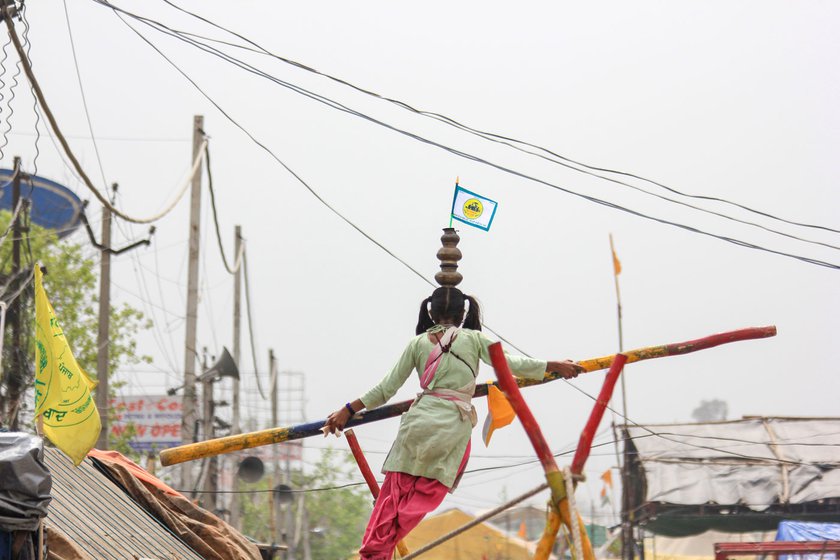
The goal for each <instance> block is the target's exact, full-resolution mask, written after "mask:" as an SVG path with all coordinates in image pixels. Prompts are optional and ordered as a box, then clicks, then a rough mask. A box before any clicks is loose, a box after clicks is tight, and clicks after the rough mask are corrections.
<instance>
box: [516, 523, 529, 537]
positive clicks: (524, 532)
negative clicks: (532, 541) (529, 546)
mask: <svg viewBox="0 0 840 560" xmlns="http://www.w3.org/2000/svg"><path fill="white" fill-rule="evenodd" d="M516 536H517V537H519V538H520V539H527V538H528V526H527V525H526V524H525V520H524V519H523V520H522V523H520V524H519V531H518V532H517V533H516Z"/></svg>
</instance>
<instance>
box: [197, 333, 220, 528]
mask: <svg viewBox="0 0 840 560" xmlns="http://www.w3.org/2000/svg"><path fill="white" fill-rule="evenodd" d="M201 373H202V376H201V387H202V397H203V399H202V400H203V401H204V402H203V406H202V412H203V414H204V425H203V428H202V435H203V436H204V439H205V440H209V439H213V438H214V437H215V435H216V430H215V425H214V419H215V416H216V403H215V402H213V384H214V383H215V382H216V375H210V376H208V375H207V349H206V348H205V349H204V359H203V361H202V367H201ZM205 461H207V471H206V473H205V477H204V495H203V496H202V500H201V503H202V504H203V506H204V509H206V510H207V511H210V512H214V511H215V510H216V503H217V501H216V495H217V490H218V484H217V482H218V474H219V469H218V464H219V463H218V457H208V458H206V459H205Z"/></svg>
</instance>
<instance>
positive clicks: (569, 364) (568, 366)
mask: <svg viewBox="0 0 840 560" xmlns="http://www.w3.org/2000/svg"><path fill="white" fill-rule="evenodd" d="M546 369H547V370H548V371H549V372H552V373H559V374H560V377H562V378H563V379H572V378H573V377H577V376H578V374H579V373H583V372H585V371H586V370H585V369H583V368H582V367H581V366H580V365H579V364H577V363H576V362H573V361H572V360H563V361H562V362H548V364H547V365H546Z"/></svg>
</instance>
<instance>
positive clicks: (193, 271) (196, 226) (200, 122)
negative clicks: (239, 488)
mask: <svg viewBox="0 0 840 560" xmlns="http://www.w3.org/2000/svg"><path fill="white" fill-rule="evenodd" d="M203 129H204V117H202V116H201V115H196V116H195V117H193V149H192V161H195V160H196V158H198V156H199V151H200V150H201V145H202V141H203V137H204V131H203ZM201 174H202V170H201V164H199V166H198V168H197V170H196V173H195V175H193V178H192V185H191V187H190V251H189V263H188V272H187V325H186V336H185V341H184V403H183V414H182V416H181V441H182V442H183V443H185V444H186V443H192V442H193V437H194V436H195V422H196V418H197V416H196V408H197V407H196V405H197V404H198V403H197V400H196V391H195V363H196V360H197V359H198V356H197V352H196V347H195V345H196V323H197V317H198V253H199V246H200V245H199V242H200V237H199V234H200V230H201ZM191 486H192V472H191V468H190V464H189V463H184V465H183V466H182V467H181V487H182V488H184V489H190V487H191Z"/></svg>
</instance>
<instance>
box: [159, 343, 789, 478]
mask: <svg viewBox="0 0 840 560" xmlns="http://www.w3.org/2000/svg"><path fill="white" fill-rule="evenodd" d="M775 335H776V327H774V326H768V327H753V328H747V329H741V330H736V331H729V332H725V333H720V334H715V335H711V336H707V337H704V338H699V339H696V340H689V341H686V342H678V343H674V344H665V345H661V346H648V347H645V348H639V349H637V350H629V351H627V352H624V354H625V355H626V356H627V363H633V362H638V361H642V360H651V359H655V358H664V357H667V356H679V355H683V354H689V353H691V352H697V351H699V350H706V349H708V348H713V347H715V346H719V345H721V344H729V343H732V342H739V341H743V340H752V339H758V338H767V337H771V336H775ZM614 359H615V355H614V354H611V355H608V356H602V357H600V358H592V359H588V360H583V361H581V362H578V363H579V364H580V365H581V366H582V367H583V369H584V370H585V371H586V372H592V371H598V370H602V369H607V368H609V367H610V365H612V362H613V360H614ZM557 379H561V377H560V375H558V374H557V373H553V372H547V373H546V375H545V378H543V379H542V380H541V381H536V380H530V379H517V380H516V383H517V385H518V386H520V387H530V386H533V385H540V384H542V383H550V382H552V381H556V380H557ZM474 396H475V397H486V396H487V385H486V384H481V385H478V386H477V387H476V389H475V394H474ZM411 403H412V401H410V400H408V401H402V402H399V403H395V404H391V405H385V406H380V407H379V408H375V409H373V410H369V411H365V412H360V413H357V414H356V415H355V416H354V417H353V418H351V419H350V421H349V422H347V427H348V428H352V427H355V426H361V425H363V424H368V423H370V422H376V421H379V420H383V419H385V418H392V417H395V416H400V415H401V414H403V413H405V412H406V411H407V410H408V409H409V407H410V406H411ZM323 425H324V420H318V421H316V422H309V423H306V424H299V425H297V426H289V427H277V428H270V429H268V430H261V431H257V432H250V433H246V434H237V435H232V436H227V437H223V438H218V439H213V440H209V441H202V442H198V443H192V444H187V445H182V446H179V447H172V448H170V449H165V450H163V451H161V453H160V460H161V465H163V466H169V465H175V464H178V463H183V462H185V461H193V460H196V459H201V458H204V457H210V456H213V455H220V454H223V453H231V452H234V451H241V450H243V449H250V448H253V447H259V446H262V445H271V444H274V443H282V442H284V441H290V440H295V439H302V438H307V437H312V436H316V435H323V433H322V432H321V427H323Z"/></svg>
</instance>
